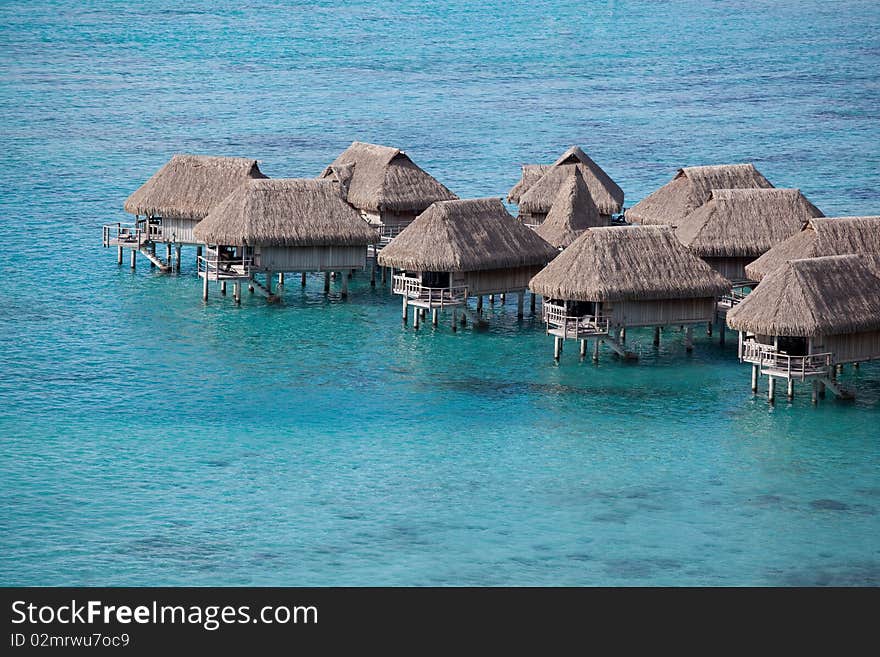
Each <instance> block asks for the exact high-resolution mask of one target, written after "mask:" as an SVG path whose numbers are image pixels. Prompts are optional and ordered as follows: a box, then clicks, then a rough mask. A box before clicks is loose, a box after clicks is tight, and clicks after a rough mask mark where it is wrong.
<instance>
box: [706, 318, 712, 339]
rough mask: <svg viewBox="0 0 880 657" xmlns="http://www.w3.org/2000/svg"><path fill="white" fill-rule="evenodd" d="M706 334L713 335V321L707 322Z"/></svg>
mask: <svg viewBox="0 0 880 657" xmlns="http://www.w3.org/2000/svg"><path fill="white" fill-rule="evenodd" d="M706 335H708V336H709V337H710V338H711V337H712V322H706Z"/></svg>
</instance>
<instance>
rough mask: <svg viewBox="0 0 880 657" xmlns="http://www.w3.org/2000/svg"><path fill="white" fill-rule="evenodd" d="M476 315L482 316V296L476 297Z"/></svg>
mask: <svg viewBox="0 0 880 657" xmlns="http://www.w3.org/2000/svg"><path fill="white" fill-rule="evenodd" d="M477 314H478V315H482V314H483V295H482V294H481V295H480V296H478V297H477Z"/></svg>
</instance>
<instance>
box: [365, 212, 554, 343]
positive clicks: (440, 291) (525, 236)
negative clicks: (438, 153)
mask: <svg viewBox="0 0 880 657" xmlns="http://www.w3.org/2000/svg"><path fill="white" fill-rule="evenodd" d="M557 252H558V251H557V249H556V248H554V247H553V246H551V245H550V244H548V243H547V242H545V241H544V240H543V239H542V238H541V237H539V236H538V235H537V234H535V232H534V231H533V230H531V229H529V228H526V227H525V226H523V225H522V224H521V223H520V222H518V221H517V220H516V219H514V218H513V217H512V216H510V214H509V213H508V212H507V210H506V209H505V208H504V205H503V204H502V203H501V201H500V200H499V199H495V198H484V199H468V200H456V201H438V202H436V203H434V204H432V205H431V207H429V208H428V209H427V210H425V212H423V213H422V214H420V215H419V216H418V217H417V218H416V220H415V221H413V222H412V224H410V225H409V226H408V227H407V228H406V229H404V230H403V232H401V233H400V235H399V236H398V237H397V238H396V239H395V240H394V241H393V242H392V243H391V244H389V245H388V246H386V247H385V248H384V249H382V251H380V252H379V264H380V265H382V266H383V267H393V268H396V269H398V270H400V272H399V273H398V274H396V275H395V276H394V278H393V287H392V289H393V292H394V293H395V294H399V295H401V296H402V297H403V319H404V322H406V321H407V312H408V310H407V309H408V307H410V306H412V307H413V309H414V312H413V314H414V317H413V325H414V326H415V327H416V328H417V327H418V325H419V320H420V314H421V313H422V312H423V311H427V310H431V314H432V323H433V325H434V326H436V325H437V321H438V311H439V310H441V309H443V308H447V307H449V308H451V309H452V311H453V326H455V323H456V310H457V309H461V310H463V312H464V313H469V311H468V309H467V299H468V297H477V313H478V315H479V313H480V312H481V310H482V307H483V296H485V295H495V294H505V295H506V294H510V293H516V294H517V295H518V305H517V315H518V316H519V317H522V316H523V297H524V294H525V290H526V288H527V287H528V284H529V280H531V278H532V277H533V276H534V275H535V274H536V273H538V271H540V270H541V269H542V268H543V267H544V266H545V265H546V264H547V263H548V262H549V261H550V260H552V259H553V257H554V256H556V254H557Z"/></svg>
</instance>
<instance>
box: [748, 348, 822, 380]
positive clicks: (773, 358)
mask: <svg viewBox="0 0 880 657" xmlns="http://www.w3.org/2000/svg"><path fill="white" fill-rule="evenodd" d="M832 358H833V354H832V353H830V352H824V353H820V354H807V355H805V356H793V355H790V354H786V353H782V352H779V351H777V349H776V347H774V346H772V345H767V344H761V343H760V342H754V341H749V342H743V345H742V355H741V356H740V360H742V361H743V362H745V363H752V364H754V365H757V366H758V367H759V368H761V370H762V371H772V373H773V374H774V375H777V376H784V377H786V378H789V379H790V378H799V379H801V380H803V379H804V378H806V377H808V376H822V375H825V374H828V372H829V371H830V369H831V365H832V363H833V360H832Z"/></svg>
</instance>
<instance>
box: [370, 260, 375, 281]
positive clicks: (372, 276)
mask: <svg viewBox="0 0 880 657" xmlns="http://www.w3.org/2000/svg"><path fill="white" fill-rule="evenodd" d="M370 287H376V259H375V258H374V259H373V264H371V265H370Z"/></svg>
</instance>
